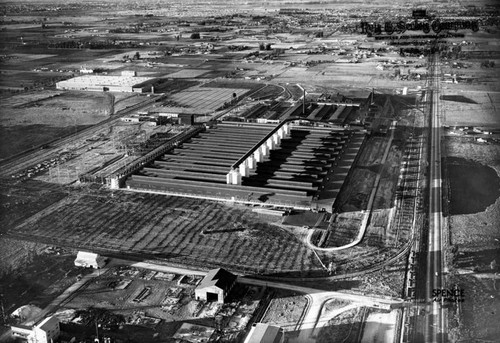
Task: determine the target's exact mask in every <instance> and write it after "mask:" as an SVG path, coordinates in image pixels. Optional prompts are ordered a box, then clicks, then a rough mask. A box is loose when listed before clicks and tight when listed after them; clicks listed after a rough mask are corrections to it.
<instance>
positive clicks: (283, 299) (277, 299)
mask: <svg viewBox="0 0 500 343" xmlns="http://www.w3.org/2000/svg"><path fill="white" fill-rule="evenodd" d="M306 305H307V300H306V297H305V296H304V295H297V294H295V293H292V292H290V291H286V290H277V291H276V293H275V294H274V295H273V299H272V300H271V303H270V304H269V307H268V309H267V311H266V314H265V316H264V318H262V321H261V322H262V323H268V324H274V325H278V326H280V327H282V328H283V329H284V330H285V331H294V330H295V328H296V326H297V324H298V322H299V319H300V318H301V317H302V315H303V313H304V311H305V310H306Z"/></svg>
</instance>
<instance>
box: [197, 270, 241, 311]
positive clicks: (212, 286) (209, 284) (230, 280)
mask: <svg viewBox="0 0 500 343" xmlns="http://www.w3.org/2000/svg"><path fill="white" fill-rule="evenodd" d="M235 283H236V275H234V274H232V273H230V272H228V271H227V270H224V269H222V268H218V269H212V270H210V271H209V272H208V273H207V275H206V276H205V277H204V278H203V280H202V281H201V283H200V284H199V285H198V287H196V289H195V290H194V295H195V298H196V300H201V301H216V302H218V303H224V299H225V298H226V296H227V295H228V294H229V292H230V291H231V289H232V288H233V286H234V284H235Z"/></svg>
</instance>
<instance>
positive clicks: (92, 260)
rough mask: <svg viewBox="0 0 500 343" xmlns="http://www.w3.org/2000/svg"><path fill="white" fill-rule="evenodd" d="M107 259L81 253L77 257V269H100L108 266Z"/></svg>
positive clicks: (84, 252)
mask: <svg viewBox="0 0 500 343" xmlns="http://www.w3.org/2000/svg"><path fill="white" fill-rule="evenodd" d="M106 261H107V258H106V257H102V256H99V254H94V253H91V252H86V251H79V252H78V254H77V255H76V260H75V266H77V267H85V268H88V267H92V268H94V269H99V268H102V267H104V265H106Z"/></svg>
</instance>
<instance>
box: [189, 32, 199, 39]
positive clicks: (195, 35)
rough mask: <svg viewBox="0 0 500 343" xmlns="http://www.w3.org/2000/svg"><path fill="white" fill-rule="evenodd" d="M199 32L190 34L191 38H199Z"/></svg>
mask: <svg viewBox="0 0 500 343" xmlns="http://www.w3.org/2000/svg"><path fill="white" fill-rule="evenodd" d="M200 38H201V37H200V33H199V32H194V33H192V34H191V39H200Z"/></svg>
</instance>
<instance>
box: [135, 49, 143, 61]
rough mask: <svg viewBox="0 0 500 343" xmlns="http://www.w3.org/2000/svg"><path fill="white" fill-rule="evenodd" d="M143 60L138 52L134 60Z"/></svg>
mask: <svg viewBox="0 0 500 343" xmlns="http://www.w3.org/2000/svg"><path fill="white" fill-rule="evenodd" d="M140 59H141V55H140V54H139V51H137V52H136V53H135V54H134V60H140Z"/></svg>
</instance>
